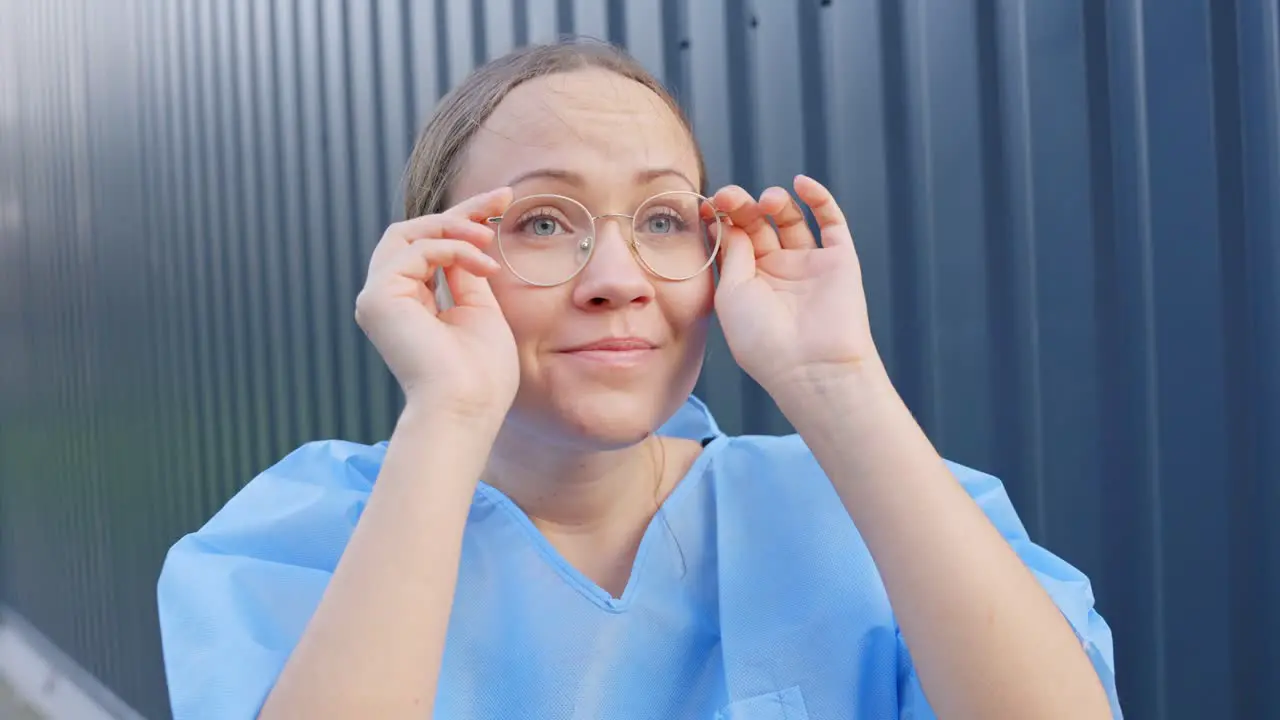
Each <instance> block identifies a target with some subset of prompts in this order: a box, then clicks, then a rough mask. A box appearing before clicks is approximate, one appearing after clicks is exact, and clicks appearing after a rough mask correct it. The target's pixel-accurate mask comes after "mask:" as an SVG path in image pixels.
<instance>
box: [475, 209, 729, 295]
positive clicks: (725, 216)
mask: <svg viewBox="0 0 1280 720" xmlns="http://www.w3.org/2000/svg"><path fill="white" fill-rule="evenodd" d="M566 199H568V200H569V201H570V202H573V203H575V204H577V205H578V206H580V207H582V203H579V202H577V201H576V200H573V199H572V198H566ZM704 200H705V198H704ZM645 202H648V201H645ZM642 206H643V204H642ZM582 209H583V210H586V208H585V207H582ZM711 210H712V213H713V214H714V217H715V219H716V223H717V225H718V226H721V227H717V231H716V232H717V235H716V246H717V249H718V248H719V245H720V240H721V238H720V233H721V232H722V231H723V227H722V226H723V224H724V223H726V222H731V221H730V220H729V213H727V212H725V211H723V210H720V209H717V208H716V207H714V206H712V208H711ZM587 217H589V218H590V219H591V234H590V235H588V236H587V237H584V238H583V239H582V240H581V241H580V242H579V243H578V248H579V249H580V250H582V251H583V252H585V253H587V258H586V260H585V261H584V262H583V263H582V264H581V265H579V266H578V269H577V270H575V271H574V272H573V274H571V275H570V276H569V277H567V278H565V279H563V280H561V281H559V282H555V283H538V282H533V281H531V280H529V279H527V278H525V277H524V276H522V275H520V274H519V273H516V272H515V270H514V268H511V270H512V272H513V273H515V274H516V277H519V278H520V279H521V280H523V281H524V282H526V283H529V284H530V285H534V286H536V287H554V286H556V285H563V284H564V283H567V282H569V281H570V280H572V279H573V278H575V277H577V276H578V274H579V273H581V272H582V271H583V269H585V268H586V267H587V265H589V264H590V263H591V260H592V259H593V258H594V256H595V246H596V240H597V236H598V235H599V234H600V233H599V229H600V228H599V225H598V223H597V221H599V220H603V219H606V218H616V219H618V220H625V221H627V226H628V229H629V230H630V231H631V232H624V233H623V238H624V240H625V241H626V243H627V247H628V248H630V250H631V254H632V255H633V256H634V257H635V259H636V261H637V262H639V264H640V267H642V268H644V269H645V270H646V271H647V272H649V273H651V274H653V275H655V276H657V277H663V278H665V277H666V276H665V275H663V274H662V273H659V272H658V271H657V270H655V269H654V268H653V267H652V266H651V265H650V264H649V263H648V262H647V261H646V260H645V259H644V256H643V255H642V254H641V253H640V246H639V244H638V243H637V242H636V237H635V236H636V233H635V226H634V225H635V219H636V216H635V215H627V214H626V213H603V214H600V215H592V214H591V213H590V212H588V213H587ZM503 219H504V216H503V215H494V216H490V217H487V218H485V219H484V222H485V223H487V224H489V225H493V226H495V227H496V226H498V225H501V224H502V221H503ZM498 251H499V252H500V253H501V252H502V248H501V246H499V249H498ZM505 257H506V256H505V254H504V255H503V258H504V260H505ZM709 262H710V261H708V263H709ZM507 267H508V268H510V263H508V264H507ZM703 269H705V266H704V268H703ZM699 272H701V271H699ZM690 277H692V275H691V276H690Z"/></svg>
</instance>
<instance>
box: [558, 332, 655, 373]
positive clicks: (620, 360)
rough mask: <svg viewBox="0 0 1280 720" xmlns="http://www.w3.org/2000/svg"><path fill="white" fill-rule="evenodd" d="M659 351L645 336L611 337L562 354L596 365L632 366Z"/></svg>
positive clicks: (564, 351)
mask: <svg viewBox="0 0 1280 720" xmlns="http://www.w3.org/2000/svg"><path fill="white" fill-rule="evenodd" d="M656 351H657V346H656V345H655V344H654V343H652V342H650V341H648V340H645V339H643V338H609V339H606V340H598V341H596V342H592V343H587V344H585V345H579V346H577V347H573V348H569V349H567V350H563V351H561V354H562V355H565V356H567V357H570V358H573V359H575V360H580V361H583V362H589V363H592V364H596V365H610V366H615V367H630V366H634V365H639V364H641V363H643V362H644V361H645V360H647V359H649V358H650V357H651V356H653V354H654V353H655V352H656Z"/></svg>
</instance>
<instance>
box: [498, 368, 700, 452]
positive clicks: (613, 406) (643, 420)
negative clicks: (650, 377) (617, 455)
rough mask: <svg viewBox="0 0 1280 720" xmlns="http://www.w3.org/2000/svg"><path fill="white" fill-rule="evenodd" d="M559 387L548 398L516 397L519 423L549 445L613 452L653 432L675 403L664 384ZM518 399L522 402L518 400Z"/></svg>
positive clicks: (678, 402)
mask: <svg viewBox="0 0 1280 720" xmlns="http://www.w3.org/2000/svg"><path fill="white" fill-rule="evenodd" d="M644 385H645V386H644V387H635V388H628V389H621V388H601V387H599V386H594V387H576V388H573V389H568V388H562V389H559V390H557V391H554V392H551V393H549V397H547V396H544V397H541V398H534V397H526V398H521V397H517V398H516V404H515V406H514V407H513V408H512V409H513V415H515V416H516V417H517V418H518V419H519V421H520V424H521V425H523V426H524V427H525V428H526V429H528V430H531V431H532V432H533V433H534V434H536V435H538V436H541V437H543V438H545V439H546V440H547V441H549V442H552V443H557V444H560V443H564V444H567V445H571V446H576V447H577V448H578V449H582V450H617V449H621V448H624V447H630V446H631V445H635V444H636V443H639V442H641V441H643V440H644V439H645V438H646V437H648V436H649V435H651V434H653V432H654V430H656V429H657V428H658V427H659V426H660V425H662V423H664V422H666V421H667V419H668V418H670V416H671V415H672V414H674V413H675V411H676V410H678V409H679V407H680V405H681V404H683V403H684V401H685V397H686V396H687V394H688V393H685V395H681V396H680V397H679V398H676V397H674V395H675V394H674V393H673V392H672V389H671V388H670V387H669V386H668V387H662V388H655V387H649V386H648V384H647V383H646V384H644ZM522 400H523V401H524V402H522Z"/></svg>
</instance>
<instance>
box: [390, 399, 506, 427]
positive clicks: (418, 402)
mask: <svg viewBox="0 0 1280 720" xmlns="http://www.w3.org/2000/svg"><path fill="white" fill-rule="evenodd" d="M505 419H506V410H505V409H498V408H497V407H495V406H494V405H493V404H491V403H484V402H477V401H466V400H460V399H457V398H449V397H443V396H441V395H440V394H436V393H427V392H406V393H405V404H404V408H403V409H402V410H401V413H400V422H410V423H414V424H430V425H431V426H432V427H433V428H435V429H436V430H437V431H449V432H452V431H454V430H457V431H460V432H463V433H469V434H477V435H479V436H482V437H484V436H489V435H496V433H497V431H498V429H499V428H500V427H502V423H503V421H504V420H505Z"/></svg>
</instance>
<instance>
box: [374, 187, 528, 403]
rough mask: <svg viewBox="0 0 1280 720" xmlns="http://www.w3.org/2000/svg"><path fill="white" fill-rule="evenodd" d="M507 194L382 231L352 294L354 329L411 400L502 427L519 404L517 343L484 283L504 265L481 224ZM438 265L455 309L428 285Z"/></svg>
mask: <svg viewBox="0 0 1280 720" xmlns="http://www.w3.org/2000/svg"><path fill="white" fill-rule="evenodd" d="M511 199H512V195H511V190H510V188H499V189H497V190H493V191H490V192H487V193H483V194H481V195H476V196H473V197H471V198H468V199H466V200H464V201H462V202H461V203H458V204H457V205H455V206H453V207H451V208H449V209H448V210H446V211H444V212H442V213H438V214H433V215H423V216H421V217H416V218H412V219H410V220H405V221H403V222H398V223H395V224H393V225H391V226H390V227H388V228H387V230H386V232H385V233H384V234H383V236H382V239H381V240H380V241H379V242H378V245H377V247H376V248H374V251H373V256H372V257H371V259H370V261H369V273H368V278H367V280H366V281H365V285H364V288H363V289H362V290H361V291H360V294H359V296H358V297H357V298H356V313H355V314H356V323H357V324H359V325H360V327H361V329H363V330H364V332H365V335H367V336H368V338H369V340H370V341H371V342H372V343H373V345H374V347H376V348H377V349H378V352H379V353H380V354H381V355H382V358H383V360H384V361H385V362H386V363H387V366H388V367H389V368H390V369H391V373H392V374H393V375H395V377H396V380H397V381H398V382H399V383H400V387H401V389H403V391H404V393H405V395H406V398H407V400H408V402H409V403H410V404H424V403H426V404H430V405H431V406H432V408H433V411H440V412H446V413H449V412H452V413H455V414H457V415H459V416H464V417H474V418H477V419H484V420H488V421H494V422H499V423H500V422H501V419H502V418H503V417H504V416H505V415H506V412H507V410H508V409H509V408H510V406H511V403H512V401H513V400H514V398H515V393H516V388H517V386H518V384H519V378H520V367H519V361H518V359H517V356H516V345H515V338H514V337H513V336H512V335H511V328H510V326H508V325H507V321H506V319H505V318H504V317H503V315H502V310H501V309H500V308H499V307H498V302H497V300H496V299H495V298H494V296H493V291H492V290H491V289H490V287H489V283H488V280H487V279H486V278H488V277H490V276H492V275H494V274H495V273H497V272H498V271H499V270H500V269H501V266H500V265H499V264H498V262H497V261H496V260H494V259H493V258H492V257H490V256H488V255H486V254H485V252H484V250H483V248H487V247H489V244H490V243H492V242H493V241H494V231H493V229H491V228H490V227H489V226H488V225H487V224H486V223H485V219H486V218H489V217H493V216H495V215H501V214H502V213H503V212H504V211H505V210H506V208H507V206H508V205H509V204H510V203H511ZM437 268H443V269H444V275H445V280H446V281H447V282H448V284H449V290H450V292H451V293H452V295H453V298H454V302H455V306H454V307H452V308H449V309H448V310H445V311H443V312H441V311H440V309H439V307H438V306H437V305H436V301H435V297H434V293H433V291H432V289H431V286H430V285H429V281H431V279H432V278H433V276H434V274H435V271H436V269H437Z"/></svg>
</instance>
